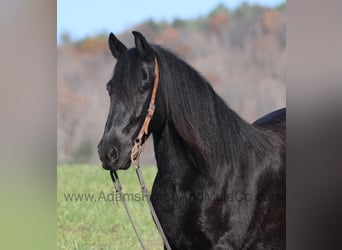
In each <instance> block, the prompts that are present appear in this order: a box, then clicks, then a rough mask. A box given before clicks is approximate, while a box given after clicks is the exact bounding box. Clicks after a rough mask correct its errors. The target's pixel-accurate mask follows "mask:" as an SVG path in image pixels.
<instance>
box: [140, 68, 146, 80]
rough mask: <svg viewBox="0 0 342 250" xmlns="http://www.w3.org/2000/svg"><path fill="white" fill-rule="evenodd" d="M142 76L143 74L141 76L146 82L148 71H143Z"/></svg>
mask: <svg viewBox="0 0 342 250" xmlns="http://www.w3.org/2000/svg"><path fill="white" fill-rule="evenodd" d="M141 74H142V76H141V78H142V80H143V81H146V80H147V73H146V71H145V70H142V72H141Z"/></svg>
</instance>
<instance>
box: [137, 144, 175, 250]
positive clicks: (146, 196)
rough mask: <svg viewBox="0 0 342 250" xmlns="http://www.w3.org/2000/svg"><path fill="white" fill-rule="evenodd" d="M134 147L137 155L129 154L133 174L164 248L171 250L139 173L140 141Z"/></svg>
mask: <svg viewBox="0 0 342 250" xmlns="http://www.w3.org/2000/svg"><path fill="white" fill-rule="evenodd" d="M135 147H136V148H137V154H135V155H134V154H131V162H132V165H134V168H135V172H136V173H137V176H138V179H139V183H140V187H141V192H142V193H143V195H144V196H145V198H146V200H147V204H148V206H149V207H150V211H151V214H152V217H153V220H154V222H155V223H156V226H157V229H158V232H159V234H160V237H161V238H162V240H163V242H164V246H165V247H166V249H167V250H171V247H170V244H169V241H168V240H167V238H166V235H165V233H164V230H163V228H162V226H161V224H160V221H159V219H158V216H157V214H156V211H155V210H154V207H153V205H152V202H151V198H150V197H151V195H150V192H149V191H148V188H147V186H146V184H145V181H144V178H143V176H142V174H141V171H140V165H139V163H138V160H139V156H140V153H141V151H142V150H141V141H140V143H139V144H137V143H136V144H135V146H134V147H133V148H135ZM133 152H134V150H133ZM134 156H135V157H134Z"/></svg>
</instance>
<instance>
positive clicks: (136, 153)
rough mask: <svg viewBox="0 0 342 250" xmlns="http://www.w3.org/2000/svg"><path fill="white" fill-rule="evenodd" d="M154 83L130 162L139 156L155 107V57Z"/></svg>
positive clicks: (157, 82) (156, 86)
mask: <svg viewBox="0 0 342 250" xmlns="http://www.w3.org/2000/svg"><path fill="white" fill-rule="evenodd" d="M154 65H155V66H154V75H155V78H154V83H153V89H152V95H151V100H150V105H149V107H148V110H147V115H146V117H145V121H144V123H143V125H142V127H141V129H140V131H139V134H138V136H137V137H136V138H135V140H134V146H133V148H132V150H131V162H132V164H134V163H137V160H138V158H139V155H140V153H141V146H142V144H143V137H144V136H147V135H148V127H149V125H150V122H151V120H152V117H153V114H154V110H155V107H156V95H157V89H158V85H159V67H158V61H157V58H156V57H155V58H154Z"/></svg>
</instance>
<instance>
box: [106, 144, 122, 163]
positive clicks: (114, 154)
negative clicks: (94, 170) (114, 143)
mask: <svg viewBox="0 0 342 250" xmlns="http://www.w3.org/2000/svg"><path fill="white" fill-rule="evenodd" d="M107 157H108V159H109V160H110V161H111V162H112V163H114V162H115V161H116V160H117V159H118V158H119V153H118V150H117V149H116V148H115V147H111V148H110V149H109V150H108V152H107Z"/></svg>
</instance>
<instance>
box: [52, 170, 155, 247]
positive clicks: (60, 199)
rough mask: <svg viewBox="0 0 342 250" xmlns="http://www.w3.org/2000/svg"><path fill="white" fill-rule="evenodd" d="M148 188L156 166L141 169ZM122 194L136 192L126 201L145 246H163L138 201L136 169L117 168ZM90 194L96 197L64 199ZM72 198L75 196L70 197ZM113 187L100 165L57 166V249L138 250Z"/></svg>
mask: <svg viewBox="0 0 342 250" xmlns="http://www.w3.org/2000/svg"><path fill="white" fill-rule="evenodd" d="M142 172H143V176H144V178H145V180H146V183H147V185H148V187H149V189H151V187H152V183H153V180H154V177H155V174H156V168H154V167H145V168H143V169H142ZM118 174H119V177H120V180H121V183H122V185H123V191H124V192H125V193H133V194H137V195H138V197H137V198H138V199H136V200H132V199H131V200H129V201H128V206H129V208H130V210H131V212H132V214H133V217H134V219H135V222H136V224H137V227H138V230H139V233H141V235H142V238H143V241H144V243H145V246H146V247H147V249H162V241H161V239H160V237H159V234H158V231H157V229H156V228H155V226H154V223H153V220H152V218H151V215H150V211H149V209H148V205H147V203H146V201H141V200H140V199H139V198H141V192H140V186H139V182H138V180H137V177H136V174H135V171H134V170H133V169H129V170H127V171H119V173H118ZM67 194H69V195H72V194H79V195H82V194H89V195H93V198H94V199H96V200H93V201H90V200H89V199H88V201H86V200H85V197H84V196H83V200H82V201H80V200H79V201H76V200H75V199H74V200H73V201H71V200H69V201H67V200H66V195H67ZM73 198H75V197H73ZM116 199H117V196H115V192H114V190H113V183H112V181H111V179H110V177H109V172H107V171H104V170H103V169H102V168H101V167H99V166H91V165H63V166H58V168H57V248H58V249H82V250H83V249H115V250H127V249H140V245H139V242H138V240H137V239H136V237H135V234H134V231H133V229H132V226H131V224H130V222H129V220H128V217H127V215H126V212H125V210H124V207H123V205H122V204H121V202H120V201H115V200H116Z"/></svg>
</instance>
